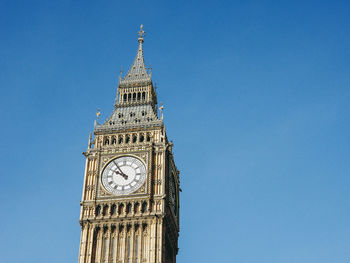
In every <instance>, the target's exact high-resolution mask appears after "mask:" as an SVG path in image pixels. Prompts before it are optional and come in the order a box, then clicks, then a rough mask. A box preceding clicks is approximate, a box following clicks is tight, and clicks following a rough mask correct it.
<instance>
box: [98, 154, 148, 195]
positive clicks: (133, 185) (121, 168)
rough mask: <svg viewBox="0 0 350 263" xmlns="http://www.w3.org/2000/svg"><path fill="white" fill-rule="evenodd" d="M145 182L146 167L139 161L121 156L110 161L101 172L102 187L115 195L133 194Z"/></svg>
mask: <svg viewBox="0 0 350 263" xmlns="http://www.w3.org/2000/svg"><path fill="white" fill-rule="evenodd" d="M145 180H146V167H145V165H144V164H143V162H142V161H141V160H139V159H138V158H135V157H131V156H123V157H119V158H116V159H114V160H112V161H110V162H109V163H108V164H107V165H106V166H105V168H104V169H103V172H102V185H103V186H104V188H105V189H106V190H107V191H108V192H110V193H111V194H115V195H126V194H130V193H132V192H135V191H136V190H137V189H139V188H140V186H141V185H142V184H143V183H144V182H145Z"/></svg>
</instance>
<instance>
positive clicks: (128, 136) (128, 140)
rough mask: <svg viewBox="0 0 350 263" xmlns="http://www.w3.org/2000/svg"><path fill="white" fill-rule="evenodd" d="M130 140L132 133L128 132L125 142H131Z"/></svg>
mask: <svg viewBox="0 0 350 263" xmlns="http://www.w3.org/2000/svg"><path fill="white" fill-rule="evenodd" d="M129 142H130V135H129V134H127V135H126V138H125V143H129Z"/></svg>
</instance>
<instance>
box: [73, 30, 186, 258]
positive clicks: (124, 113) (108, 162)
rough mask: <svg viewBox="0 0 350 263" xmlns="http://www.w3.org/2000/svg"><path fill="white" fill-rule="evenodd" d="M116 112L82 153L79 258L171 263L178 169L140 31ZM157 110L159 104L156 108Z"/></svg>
mask: <svg viewBox="0 0 350 263" xmlns="http://www.w3.org/2000/svg"><path fill="white" fill-rule="evenodd" d="M138 33H139V38H138V50H137V54H136V58H135V60H134V63H133V64H132V66H131V68H130V69H129V71H128V73H127V74H126V75H125V76H121V77H120V79H119V85H118V90H117V99H116V101H115V105H114V110H113V112H112V113H111V115H110V116H109V118H108V119H107V120H106V121H105V122H104V123H102V124H99V123H98V121H97V122H96V123H95V127H94V138H91V135H90V139H89V146H88V149H87V151H86V152H84V155H85V157H86V167H85V176H84V185H83V195H82V201H81V212H80V224H81V229H82V230H81V242H80V251H79V263H142V262H145V263H165V262H166V263H175V262H176V254H177V251H178V246H177V243H178V235H179V234H178V233H179V189H180V188H179V183H180V182H179V171H178V170H177V168H176V165H175V162H174V156H173V153H172V146H173V144H172V143H171V142H169V141H168V138H167V135H166V132H165V127H164V123H163V116H161V117H159V116H158V113H157V110H158V109H157V94H156V91H155V88H154V86H153V82H152V79H151V73H150V72H149V71H148V70H147V69H146V67H145V63H144V58H143V42H144V38H143V37H144V31H143V29H142V26H141V30H140V31H139V32H138ZM160 110H162V107H160Z"/></svg>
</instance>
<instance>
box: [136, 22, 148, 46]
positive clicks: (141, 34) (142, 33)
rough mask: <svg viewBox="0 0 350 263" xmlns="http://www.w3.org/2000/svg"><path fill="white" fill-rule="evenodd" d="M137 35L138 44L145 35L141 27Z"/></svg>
mask: <svg viewBox="0 0 350 263" xmlns="http://www.w3.org/2000/svg"><path fill="white" fill-rule="evenodd" d="M137 34H138V35H139V42H143V37H144V35H146V33H145V31H143V25H141V26H140V31H139V32H137Z"/></svg>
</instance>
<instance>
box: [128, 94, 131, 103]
mask: <svg viewBox="0 0 350 263" xmlns="http://www.w3.org/2000/svg"><path fill="white" fill-rule="evenodd" d="M128 101H131V93H129V94H128Z"/></svg>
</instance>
